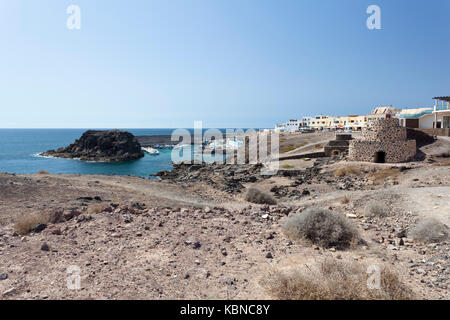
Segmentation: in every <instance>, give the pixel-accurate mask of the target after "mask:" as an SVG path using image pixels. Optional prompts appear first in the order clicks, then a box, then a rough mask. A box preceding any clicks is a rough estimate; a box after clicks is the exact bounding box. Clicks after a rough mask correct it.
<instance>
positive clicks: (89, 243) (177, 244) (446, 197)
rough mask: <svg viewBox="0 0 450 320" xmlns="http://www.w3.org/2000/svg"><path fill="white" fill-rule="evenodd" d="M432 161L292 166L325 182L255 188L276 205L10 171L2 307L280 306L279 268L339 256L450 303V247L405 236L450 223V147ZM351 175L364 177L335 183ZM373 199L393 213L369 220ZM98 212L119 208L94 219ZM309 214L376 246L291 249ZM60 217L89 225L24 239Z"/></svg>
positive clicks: (2, 192) (1, 217)
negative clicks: (294, 225) (135, 302)
mask: <svg viewBox="0 0 450 320" xmlns="http://www.w3.org/2000/svg"><path fill="white" fill-rule="evenodd" d="M319 140H320V139H319ZM421 151H422V152H423V153H424V154H425V158H424V160H423V161H415V162H410V163H403V164H396V165H391V164H368V163H357V162H348V161H345V160H342V159H326V160H320V161H321V162H317V163H316V164H315V162H316V161H318V160H315V159H312V160H311V161H307V162H305V161H304V160H301V159H300V160H289V161H290V162H289V163H288V162H286V163H285V164H290V165H293V166H295V167H296V169H298V168H300V169H302V170H303V169H307V168H310V169H312V168H313V167H317V168H318V169H317V170H318V172H319V173H318V174H314V175H311V176H308V177H305V176H298V175H293V176H283V175H277V176H273V177H271V178H269V179H266V180H264V181H259V182H257V183H248V184H247V185H246V186H245V187H246V188H249V187H258V188H260V189H261V190H264V191H266V192H268V193H271V194H273V195H274V196H275V197H276V199H277V201H278V205H275V206H267V205H256V204H250V203H248V202H247V201H245V199H244V197H245V192H242V193H240V194H234V195H233V194H228V193H225V192H223V191H220V190H217V189H215V188H214V187H213V186H211V185H209V184H203V183H198V184H189V187H187V185H186V184H183V183H169V182H164V181H151V180H147V179H142V178H137V177H128V176H100V175H92V176H90V175H83V176H82V175H49V174H41V175H39V174H36V175H12V174H6V173H1V174H0V278H1V275H7V276H6V278H5V276H3V279H2V280H0V299H271V298H273V297H271V296H270V295H268V293H267V292H266V291H265V289H264V278H265V276H266V274H267V272H268V270H271V269H272V268H274V267H277V266H281V265H286V264H288V265H289V264H296V263H303V262H305V261H311V260H314V259H316V258H319V257H327V256H330V257H335V258H339V259H344V260H351V261H359V262H370V263H377V262H379V263H383V264H387V265H389V266H391V267H392V269H393V270H395V271H396V272H397V273H398V274H399V275H400V277H401V278H402V280H403V282H404V283H406V284H407V285H409V286H410V287H411V288H412V289H413V290H414V292H415V293H416V294H417V297H418V298H419V299H449V298H450V293H449V292H450V290H449V287H450V259H449V258H450V256H449V252H450V242H449V241H444V242H441V243H437V244H422V243H418V242H415V241H411V239H409V238H408V237H407V236H399V235H398V234H399V233H402V232H403V231H404V230H408V229H410V228H411V227H412V226H414V225H415V224H416V223H417V222H418V221H420V220H421V219H423V218H428V217H435V218H437V219H439V220H440V221H441V222H443V223H445V224H447V225H450V166H449V165H446V161H447V159H448V158H447V159H445V158H440V157H439V156H438V155H439V154H441V153H442V152H445V151H450V141H448V140H445V139H443V140H438V141H437V142H435V143H434V144H432V145H428V146H425V147H423V148H422V149H421ZM295 161H301V163H302V164H301V165H298V164H297V163H295ZM305 163H306V164H305ZM349 167H352V168H355V169H354V172H355V173H349V174H347V175H345V176H342V177H338V176H335V172H336V171H337V170H338V169H340V168H349ZM300 180H301V181H300ZM274 187H276V188H274ZM305 189H306V190H307V191H308V192H303V191H304V190H305ZM271 190H272V191H271ZM273 190H276V191H273ZM302 192H303V193H302ZM96 197H97V198H96ZM344 198H346V199H345V201H344ZM371 201H377V202H378V203H381V204H383V205H384V206H386V207H387V208H388V209H389V215H388V216H387V217H384V218H370V219H369V218H368V217H366V216H365V214H364V208H365V207H366V205H367V204H368V203H370V202H371ZM136 203H137V205H136ZM144 204H145V206H144ZM94 205H105V206H106V207H107V208H109V209H107V210H106V209H105V211H102V212H91V211H90V209H88V208H92V207H94ZM116 206H117V208H116ZM133 206H135V207H137V208H138V209H133ZM106 207H105V208H106ZM308 207H322V208H331V209H332V210H335V211H338V212H340V213H342V214H343V215H345V216H346V217H347V218H348V219H350V220H352V222H353V223H354V224H355V225H356V226H357V228H358V230H359V231H360V233H361V235H362V237H363V238H364V240H365V241H366V244H365V245H362V246H359V247H357V248H353V249H349V250H346V251H339V250H334V248H331V249H322V248H319V247H316V246H312V245H309V244H307V243H303V242H299V243H297V242H294V243H293V242H292V241H290V240H288V239H287V238H286V237H285V235H284V234H283V232H282V230H281V224H282V222H283V221H284V219H286V217H287V216H288V215H289V214H293V213H295V212H301V211H303V210H304V209H305V208H308ZM51 210H56V211H58V210H60V211H62V210H65V211H64V212H67V211H70V210H78V211H79V213H80V215H79V216H78V217H76V218H75V217H74V218H72V219H70V220H68V221H65V222H60V223H55V224H49V225H48V226H47V228H46V229H45V230H43V231H42V232H31V233H29V234H26V235H20V234H18V233H17V232H16V230H15V228H14V225H15V222H17V221H18V220H19V219H20V217H21V216H23V215H26V214H31V213H36V212H41V211H51ZM80 217H83V218H80ZM399 238H400V239H401V240H402V241H401V242H402V243H398V242H397V240H398V239H399ZM403 240H404V241H403ZM43 244H46V245H47V247H45V246H43ZM73 266H75V267H73ZM74 268H75V269H74ZM71 270H72V271H73V270H78V271H76V272H79V275H80V288H79V289H70V288H69V287H68V285H67V281H68V279H71V278H70V276H71V275H73V273H72V274H69V273H68V271H71Z"/></svg>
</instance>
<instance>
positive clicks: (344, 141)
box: [324, 134, 352, 157]
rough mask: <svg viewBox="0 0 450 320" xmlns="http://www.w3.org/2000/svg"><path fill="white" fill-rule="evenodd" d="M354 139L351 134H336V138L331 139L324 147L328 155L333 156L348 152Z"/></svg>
mask: <svg viewBox="0 0 450 320" xmlns="http://www.w3.org/2000/svg"><path fill="white" fill-rule="evenodd" d="M351 140H352V135H351V134H336V139H335V140H330V141H329V142H328V144H327V145H326V146H325V147H324V152H325V156H326V157H332V156H337V155H342V154H347V153H348V147H349V144H350V141H351Z"/></svg>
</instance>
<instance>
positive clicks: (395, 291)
mask: <svg viewBox="0 0 450 320" xmlns="http://www.w3.org/2000/svg"><path fill="white" fill-rule="evenodd" d="M368 267H369V266H368V265H365V264H362V263H357V262H354V261H352V262H349V261H343V260H337V259H333V258H327V259H322V260H321V261H319V262H315V263H313V264H311V265H306V264H303V265H299V266H295V267H294V268H291V269H289V270H281V269H274V270H272V271H270V272H269V274H268V275H267V276H266V277H264V280H263V281H262V282H261V285H262V286H263V288H265V289H266V290H267V292H268V293H269V294H270V295H271V296H272V297H273V298H275V299H281V300H409V299H413V298H414V293H413V291H412V290H411V289H409V288H408V287H407V286H406V285H405V284H403V283H402V282H401V280H400V278H399V277H398V275H397V274H396V273H395V272H394V271H392V270H391V269H389V268H388V266H386V265H381V266H378V265H377V266H376V267H375V268H379V269H378V270H379V271H380V286H379V288H373V287H369V286H368V283H369V284H374V282H372V281H370V280H372V279H370V280H369V277H371V276H373V275H374V272H373V271H374V270H371V269H370V268H368ZM375 270H376V269H375ZM368 280H369V281H368Z"/></svg>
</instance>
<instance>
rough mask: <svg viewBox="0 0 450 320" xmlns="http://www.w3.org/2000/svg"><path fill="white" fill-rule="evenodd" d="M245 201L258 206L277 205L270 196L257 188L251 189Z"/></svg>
mask: <svg viewBox="0 0 450 320" xmlns="http://www.w3.org/2000/svg"><path fill="white" fill-rule="evenodd" d="M245 200H247V201H248V202H252V203H257V204H277V201H276V200H275V198H274V197H272V196H271V195H270V194H268V193H265V192H263V191H261V190H259V189H256V188H250V189H249V190H248V192H247V194H246V195H245Z"/></svg>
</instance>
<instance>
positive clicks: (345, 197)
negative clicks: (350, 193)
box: [341, 196, 350, 204]
mask: <svg viewBox="0 0 450 320" xmlns="http://www.w3.org/2000/svg"><path fill="white" fill-rule="evenodd" d="M349 202H350V198H349V197H347V196H344V197H343V198H342V199H341V204H347V203H349Z"/></svg>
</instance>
